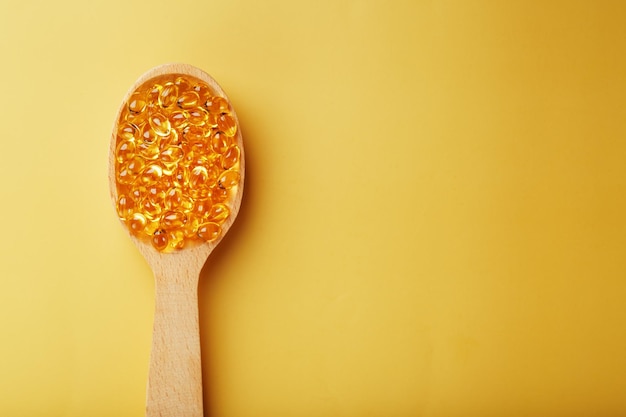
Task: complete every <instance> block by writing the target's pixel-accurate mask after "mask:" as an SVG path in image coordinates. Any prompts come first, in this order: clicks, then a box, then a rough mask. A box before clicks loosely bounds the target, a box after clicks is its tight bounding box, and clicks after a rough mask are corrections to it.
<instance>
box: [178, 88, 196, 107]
mask: <svg viewBox="0 0 626 417" xmlns="http://www.w3.org/2000/svg"><path fill="white" fill-rule="evenodd" d="M199 101H200V97H199V96H198V93H196V92H195V91H193V90H190V91H185V92H184V93H181V94H180V95H179V96H178V100H177V101H176V104H177V105H178V107H180V108H181V109H185V110H187V109H191V108H193V107H196V106H197V105H198V102H199Z"/></svg>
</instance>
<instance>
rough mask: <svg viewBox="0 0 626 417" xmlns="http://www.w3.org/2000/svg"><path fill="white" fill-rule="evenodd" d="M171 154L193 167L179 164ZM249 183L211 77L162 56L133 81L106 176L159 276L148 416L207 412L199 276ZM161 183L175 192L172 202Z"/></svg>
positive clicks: (196, 416) (238, 140) (233, 118)
mask: <svg viewBox="0 0 626 417" xmlns="http://www.w3.org/2000/svg"><path fill="white" fill-rule="evenodd" d="M153 83H154V87H153V86H152V85H153ZM146 86H147V87H146ZM183 90H184V91H185V92H184V91H183ZM207 97H209V99H207ZM203 100H204V101H203ZM164 115H166V116H164ZM174 126H178V128H175V127H174ZM220 135H221V136H220ZM167 141H170V142H171V143H170V142H167ZM166 142H167V143H166ZM155 143H157V144H158V145H154V144H155ZM172 144H173V145H172ZM224 144H227V145H228V144H230V145H229V146H226V145H224ZM139 149H141V151H139ZM207 149H208V150H207ZM135 151H136V152H137V154H138V155H139V153H140V152H143V154H142V155H143V156H145V158H143V157H137V158H136V157H134V156H133V155H134V154H132V152H135ZM203 152H204V153H203ZM220 152H221V153H220ZM229 152H230V153H229ZM172 155H175V158H176V159H177V160H180V161H185V164H187V162H189V166H187V165H185V166H183V165H180V167H177V166H175V164H172V163H171V162H172V159H173V156H172ZM125 158H126V159H125ZM181 164H183V163H182V162H181ZM155 167H157V168H158V169H156V168H155ZM194 175H195V177H194ZM129 176H130V177H129ZM148 180H150V182H148ZM210 181H212V185H211V186H210V187H209V182H210ZM243 183H244V153H243V141H242V136H241V132H240V129H239V123H238V119H237V115H236V113H235V112H234V109H232V106H230V101H229V100H228V97H227V96H226V94H225V93H224V91H223V90H222V88H221V87H220V86H219V85H218V84H217V82H216V81H215V80H214V79H213V78H212V77H211V76H209V75H208V74H206V73H205V72H203V71H202V70H200V69H198V68H195V67H193V66H190V65H186V64H166V65H162V66H159V67H155V68H153V69H151V70H149V71H148V72H146V73H145V74H144V75H142V76H141V77H140V78H139V79H138V80H137V81H136V82H135V83H134V84H133V86H132V87H131V88H130V89H129V91H128V93H127V94H126V96H125V97H124V100H123V101H122V105H121V107H120V109H119V111H118V114H117V117H116V119H115V123H114V126H113V133H112V135H111V146H110V153H109V184H110V192H111V198H112V200H113V203H114V205H115V206H116V209H117V211H118V215H119V216H120V219H121V220H122V222H123V223H124V224H125V225H126V227H127V230H128V231H129V235H130V237H131V239H132V241H133V242H134V243H135V245H136V246H137V248H138V249H139V251H140V252H141V253H142V255H143V256H144V258H145V259H146V261H147V262H148V264H149V266H150V268H151V269H152V271H153V273H154V277H155V316H154V328H153V338H152V349H151V354H150V370H149V375H148V384H147V399H146V416H147V417H156V416H161V417H181V416H184V417H201V416H202V415H203V404H202V368H201V354H200V336H199V324H198V281H199V276H200V271H201V269H202V267H203V266H204V264H205V262H206V260H207V258H208V257H209V255H210V254H211V252H212V251H213V249H215V247H216V246H217V245H218V244H219V242H220V241H221V240H222V238H223V237H224V235H225V234H226V233H227V232H228V230H229V228H230V227H231V225H232V223H233V221H234V220H235V218H236V216H237V213H238V212H239V207H240V204H241V199H242V194H243ZM211 187H212V188H211ZM165 189H167V190H169V191H168V192H169V193H171V194H172V195H173V196H174V197H176V198H175V199H174V200H167V196H166V195H165V191H162V190H165ZM131 192H132V195H131ZM142 193H143V194H142ZM127 194H128V195H127ZM135 197H136V198H135ZM133 198H135V200H133ZM159 198H160V199H161V200H159ZM218 199H221V200H218ZM129 201H130V202H132V203H129ZM155 201H156V202H155ZM172 201H175V203H172ZM216 201H220V202H219V203H215V202H216ZM174 204H175V207H174V206H173V205H174ZM167 210H169V211H167ZM202 210H204V211H202ZM181 213H182V214H181ZM198 213H199V214H198ZM198 219H200V220H198ZM202 222H205V223H202ZM203 224H204V226H203ZM163 225H165V226H172V225H173V226H172V228H171V230H170V229H164V228H162V227H165V226H163ZM177 227H178V228H177ZM139 229H141V230H140V231H139V232H138V230H139ZM163 239H165V241H164V240H163ZM168 239H169V240H168ZM164 242H165V243H166V244H164ZM168 242H169V243H168Z"/></svg>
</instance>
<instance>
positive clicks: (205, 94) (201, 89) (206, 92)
mask: <svg viewBox="0 0 626 417" xmlns="http://www.w3.org/2000/svg"><path fill="white" fill-rule="evenodd" d="M193 91H195V92H196V93H198V96H199V97H200V100H201V103H204V104H205V106H206V103H207V101H209V100H210V99H211V98H212V97H213V96H214V95H215V94H213V91H211V88H209V86H208V85H206V84H204V83H198V84H196V85H194V86H193Z"/></svg>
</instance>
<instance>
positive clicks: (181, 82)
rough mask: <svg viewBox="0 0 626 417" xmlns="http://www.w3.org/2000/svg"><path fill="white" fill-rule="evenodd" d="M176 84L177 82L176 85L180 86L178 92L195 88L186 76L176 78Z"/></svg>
mask: <svg viewBox="0 0 626 417" xmlns="http://www.w3.org/2000/svg"><path fill="white" fill-rule="evenodd" d="M174 84H176V87H178V92H179V93H181V94H182V93H184V92H186V91H189V90H193V87H192V85H191V81H190V80H188V79H187V78H186V77H178V78H176V80H174Z"/></svg>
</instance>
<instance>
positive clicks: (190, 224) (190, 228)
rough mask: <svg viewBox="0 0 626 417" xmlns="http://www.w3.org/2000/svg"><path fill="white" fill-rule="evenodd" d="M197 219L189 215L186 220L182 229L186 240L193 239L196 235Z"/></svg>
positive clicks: (198, 222)
mask: <svg viewBox="0 0 626 417" xmlns="http://www.w3.org/2000/svg"><path fill="white" fill-rule="evenodd" d="M199 224H200V221H199V219H198V218H197V217H196V216H193V215H190V216H189V218H188V219H187V223H185V225H184V226H183V227H182V229H181V230H182V231H183V234H184V235H185V237H186V238H195V237H197V234H198V225H199Z"/></svg>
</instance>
